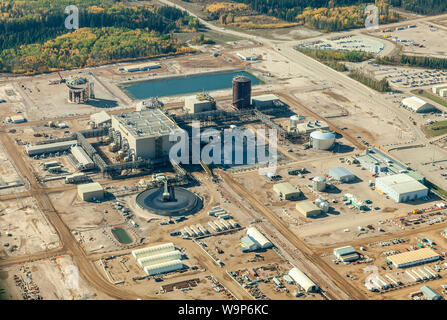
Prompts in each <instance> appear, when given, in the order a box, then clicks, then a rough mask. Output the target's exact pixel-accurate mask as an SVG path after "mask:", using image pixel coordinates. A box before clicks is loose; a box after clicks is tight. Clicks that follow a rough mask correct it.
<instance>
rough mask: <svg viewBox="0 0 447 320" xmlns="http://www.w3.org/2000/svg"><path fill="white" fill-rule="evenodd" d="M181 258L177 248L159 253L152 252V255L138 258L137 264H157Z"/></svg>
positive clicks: (144, 265)
mask: <svg viewBox="0 0 447 320" xmlns="http://www.w3.org/2000/svg"><path fill="white" fill-rule="evenodd" d="M181 258H182V253H181V252H180V251H178V250H174V251H169V252H164V253H160V254H154V255H152V256H148V257H143V258H140V259H138V264H139V265H140V266H141V267H142V268H144V267H147V266H149V265H152V264H158V263H162V262H167V261H171V260H180V259H181Z"/></svg>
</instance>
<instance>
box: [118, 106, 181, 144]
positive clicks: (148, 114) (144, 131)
mask: <svg viewBox="0 0 447 320" xmlns="http://www.w3.org/2000/svg"><path fill="white" fill-rule="evenodd" d="M112 117H113V118H114V119H116V120H117V121H118V122H119V124H120V125H121V126H123V127H124V128H125V129H126V130H127V131H128V132H129V133H130V134H131V135H132V136H134V137H135V138H139V137H159V136H163V135H168V134H170V133H172V132H174V130H175V129H177V128H178V126H177V125H176V124H175V123H174V122H173V121H172V120H171V119H169V118H168V116H166V115H165V114H164V113H163V112H162V111H161V110H160V109H145V110H142V111H137V112H129V113H121V114H119V115H113V116H112Z"/></svg>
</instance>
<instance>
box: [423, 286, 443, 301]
mask: <svg viewBox="0 0 447 320" xmlns="http://www.w3.org/2000/svg"><path fill="white" fill-rule="evenodd" d="M421 292H422V294H423V295H424V296H425V298H427V300H441V299H442V297H441V296H440V295H439V293H437V292H436V291H435V290H433V289H432V288H431V287H429V286H423V287H421Z"/></svg>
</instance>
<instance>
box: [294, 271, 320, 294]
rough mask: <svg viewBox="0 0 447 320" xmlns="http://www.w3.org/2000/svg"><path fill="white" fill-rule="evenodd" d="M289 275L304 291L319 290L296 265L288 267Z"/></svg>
mask: <svg viewBox="0 0 447 320" xmlns="http://www.w3.org/2000/svg"><path fill="white" fill-rule="evenodd" d="M289 276H290V277H291V278H292V279H293V281H295V282H296V284H298V285H299V286H300V287H301V288H303V289H304V290H305V291H306V292H317V291H318V290H319V288H318V286H317V285H316V284H315V283H314V282H313V281H312V280H311V279H310V278H309V277H308V276H307V275H306V274H305V273H304V272H302V271H301V270H300V269H298V268H297V267H294V268H292V269H290V271H289Z"/></svg>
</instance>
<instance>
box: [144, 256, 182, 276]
mask: <svg viewBox="0 0 447 320" xmlns="http://www.w3.org/2000/svg"><path fill="white" fill-rule="evenodd" d="M182 268H183V262H182V261H180V260H178V259H177V260H170V261H166V262H161V263H157V264H151V265H149V266H146V267H144V271H145V272H146V273H147V275H148V276H154V275H157V274H161V273H167V272H171V271H175V270H179V269H182Z"/></svg>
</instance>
